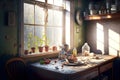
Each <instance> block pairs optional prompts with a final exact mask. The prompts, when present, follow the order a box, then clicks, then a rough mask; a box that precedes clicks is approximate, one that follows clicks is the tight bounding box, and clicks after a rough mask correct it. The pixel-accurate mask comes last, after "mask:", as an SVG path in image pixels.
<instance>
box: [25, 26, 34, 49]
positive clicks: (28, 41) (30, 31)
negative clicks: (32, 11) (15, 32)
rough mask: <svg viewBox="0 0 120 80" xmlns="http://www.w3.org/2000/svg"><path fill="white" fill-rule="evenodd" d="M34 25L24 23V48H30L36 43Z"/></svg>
mask: <svg viewBox="0 0 120 80" xmlns="http://www.w3.org/2000/svg"><path fill="white" fill-rule="evenodd" d="M33 35H34V26H29V25H24V49H28V48H29V49H30V47H32V46H33V45H34V44H33V42H34V40H33V39H34V38H33Z"/></svg>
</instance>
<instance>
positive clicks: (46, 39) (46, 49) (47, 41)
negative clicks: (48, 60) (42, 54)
mask: <svg viewBox="0 0 120 80" xmlns="http://www.w3.org/2000/svg"><path fill="white" fill-rule="evenodd" d="M43 37H44V38H45V39H44V40H45V51H46V52H48V50H49V45H48V44H49V39H48V37H47V36H46V35H44V36H43Z"/></svg>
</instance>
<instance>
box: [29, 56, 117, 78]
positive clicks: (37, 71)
mask: <svg viewBox="0 0 120 80" xmlns="http://www.w3.org/2000/svg"><path fill="white" fill-rule="evenodd" d="M98 56H99V57H101V59H93V58H91V57H83V56H79V57H77V58H78V60H82V61H83V60H84V59H85V60H86V63H87V64H85V65H74V66H68V65H64V66H63V67H62V64H63V62H62V61H60V60H58V61H57V63H55V60H57V59H53V60H52V61H51V63H50V64H40V63H39V62H36V63H32V64H29V65H28V72H32V75H31V76H34V80H41V79H39V78H42V79H43V80H91V79H93V78H95V77H98V78H99V76H100V75H101V74H102V73H104V72H105V71H107V70H109V69H112V66H113V60H114V59H115V58H116V57H115V56H108V55H102V56H101V55H98ZM111 76H112V72H111ZM35 78H36V79H35ZM31 80H32V79H31ZM111 80H112V77H111Z"/></svg>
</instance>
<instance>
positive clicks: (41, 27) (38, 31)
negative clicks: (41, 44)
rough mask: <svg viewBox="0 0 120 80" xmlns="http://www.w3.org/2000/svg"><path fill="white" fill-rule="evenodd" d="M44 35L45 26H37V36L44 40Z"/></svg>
mask: <svg viewBox="0 0 120 80" xmlns="http://www.w3.org/2000/svg"><path fill="white" fill-rule="evenodd" d="M43 33H44V26H35V36H38V37H40V38H42V35H43Z"/></svg>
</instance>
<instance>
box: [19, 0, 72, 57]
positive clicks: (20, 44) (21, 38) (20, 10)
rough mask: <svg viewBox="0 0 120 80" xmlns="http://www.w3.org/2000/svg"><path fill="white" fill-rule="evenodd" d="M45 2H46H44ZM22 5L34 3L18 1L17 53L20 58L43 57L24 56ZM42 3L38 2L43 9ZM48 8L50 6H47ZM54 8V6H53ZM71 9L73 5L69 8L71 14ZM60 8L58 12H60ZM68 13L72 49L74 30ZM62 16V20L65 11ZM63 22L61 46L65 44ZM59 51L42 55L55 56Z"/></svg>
mask: <svg viewBox="0 0 120 80" xmlns="http://www.w3.org/2000/svg"><path fill="white" fill-rule="evenodd" d="M46 1H47V0H46ZM66 1H70V3H71V0H66ZM24 3H34V2H33V1H28V0H24V1H23V0H19V5H18V6H19V10H18V12H19V13H18V15H19V19H18V22H19V25H18V32H19V33H18V35H19V37H18V38H19V39H18V43H19V48H18V53H19V56H22V57H26V56H27V57H29V56H31V57H33V56H38V55H39V56H40V55H43V54H34V55H24ZM36 3H37V4H38V2H37V1H36ZM43 3H44V2H40V4H41V6H42V7H43V6H45V5H44V4H43ZM48 6H50V4H48ZM53 7H54V6H53ZM72 7H73V5H72V6H71V5H70V10H71V12H72V11H73V10H72V9H71V8H72ZM49 8H52V7H49ZM61 9H62V8H60V10H61ZM71 12H70V32H71V33H70V36H71V37H70V46H71V47H70V48H73V45H74V44H73V42H74V41H73V37H74V36H73V33H74V28H73V20H71V19H72V17H71V15H72V14H73V13H71ZM63 15H64V18H65V11H64V13H63ZM63 20H64V21H63V25H64V26H63V38H62V39H63V40H62V43H63V44H65V35H64V34H65V19H63ZM58 52H59V51H57V52H45V53H46V54H44V55H48V54H49V53H51V54H56V53H58ZM49 55H50V54H49Z"/></svg>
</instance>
